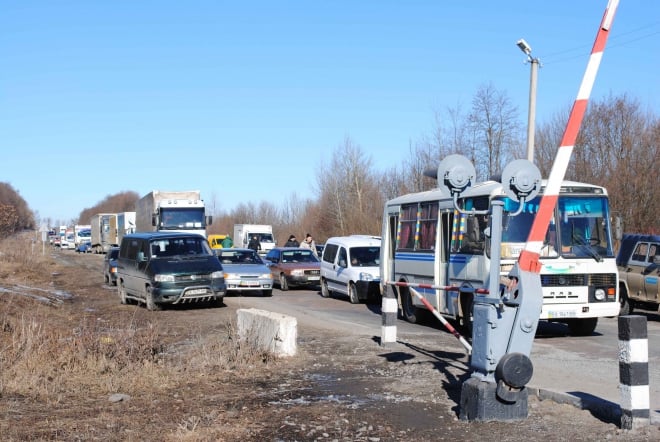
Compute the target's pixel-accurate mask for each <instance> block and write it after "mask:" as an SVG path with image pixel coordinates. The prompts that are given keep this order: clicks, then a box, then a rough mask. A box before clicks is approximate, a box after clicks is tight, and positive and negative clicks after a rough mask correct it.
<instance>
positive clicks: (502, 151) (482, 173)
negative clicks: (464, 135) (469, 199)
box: [468, 84, 520, 180]
mask: <svg viewBox="0 0 660 442" xmlns="http://www.w3.org/2000/svg"><path fill="white" fill-rule="evenodd" d="M468 121H469V123H470V129H471V131H472V135H473V137H472V139H473V140H474V141H475V145H474V148H475V149H474V153H473V155H472V158H471V159H472V161H473V162H474V165H475V169H476V170H477V176H478V177H479V179H480V180H483V179H488V178H489V177H490V176H492V175H495V174H497V173H499V172H501V170H502V168H503V167H504V165H505V164H506V163H507V162H508V161H510V160H511V159H513V155H512V151H513V149H514V148H515V147H516V146H517V145H518V144H519V143H520V124H519V120H518V109H517V108H516V107H515V106H514V105H512V104H511V101H510V100H509V98H508V97H507V95H506V94H505V93H504V92H500V91H498V90H496V89H495V88H494V86H493V85H492V84H488V85H484V86H481V87H479V89H478V90H477V93H476V94H475V96H474V98H473V99H472V109H471V112H470V114H469V116H468Z"/></svg>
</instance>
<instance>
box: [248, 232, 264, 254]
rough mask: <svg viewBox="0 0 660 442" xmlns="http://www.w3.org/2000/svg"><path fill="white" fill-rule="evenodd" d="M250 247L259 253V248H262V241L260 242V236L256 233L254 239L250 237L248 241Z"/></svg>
mask: <svg viewBox="0 0 660 442" xmlns="http://www.w3.org/2000/svg"><path fill="white" fill-rule="evenodd" d="M248 249H252V250H254V251H255V252H257V253H259V250H261V243H260V242H259V237H258V236H257V235H254V236H253V237H252V239H250V242H249V243H248Z"/></svg>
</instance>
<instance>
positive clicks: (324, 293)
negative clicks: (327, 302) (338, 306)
mask: <svg viewBox="0 0 660 442" xmlns="http://www.w3.org/2000/svg"><path fill="white" fill-rule="evenodd" d="M321 296H323V297H324V298H329V297H330V289H329V288H328V281H327V280H325V279H322V280H321Z"/></svg>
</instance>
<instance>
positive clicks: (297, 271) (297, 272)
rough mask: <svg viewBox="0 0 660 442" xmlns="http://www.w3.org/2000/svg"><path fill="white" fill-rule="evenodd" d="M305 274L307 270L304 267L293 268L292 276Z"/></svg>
mask: <svg viewBox="0 0 660 442" xmlns="http://www.w3.org/2000/svg"><path fill="white" fill-rule="evenodd" d="M304 274H305V271H304V270H302V269H295V270H291V276H302V275H304Z"/></svg>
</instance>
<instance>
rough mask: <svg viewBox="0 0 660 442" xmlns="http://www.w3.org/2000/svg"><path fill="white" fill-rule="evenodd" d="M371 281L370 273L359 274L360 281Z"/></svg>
mask: <svg viewBox="0 0 660 442" xmlns="http://www.w3.org/2000/svg"><path fill="white" fill-rule="evenodd" d="M373 279H374V277H373V275H372V274H371V273H367V272H361V273H360V281H371V280H373Z"/></svg>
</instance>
